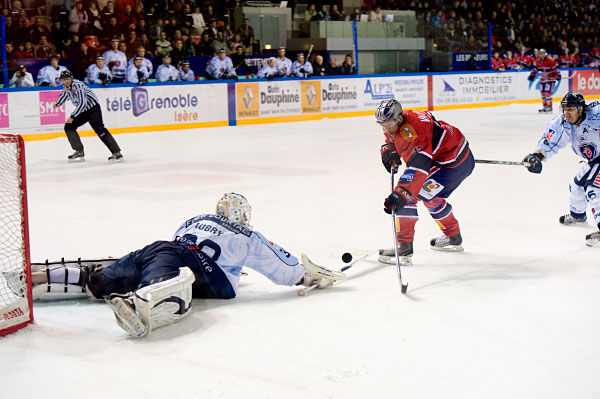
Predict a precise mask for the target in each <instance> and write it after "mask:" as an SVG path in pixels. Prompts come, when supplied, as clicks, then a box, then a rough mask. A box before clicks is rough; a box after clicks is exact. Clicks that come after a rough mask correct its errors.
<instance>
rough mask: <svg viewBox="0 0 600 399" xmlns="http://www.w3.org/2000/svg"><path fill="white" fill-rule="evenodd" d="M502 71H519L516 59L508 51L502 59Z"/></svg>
mask: <svg viewBox="0 0 600 399" xmlns="http://www.w3.org/2000/svg"><path fill="white" fill-rule="evenodd" d="M504 69H506V70H507V71H510V70H515V69H520V67H519V64H518V63H517V59H516V58H515V57H513V53H512V51H510V50H509V51H507V52H506V56H505V57H504Z"/></svg>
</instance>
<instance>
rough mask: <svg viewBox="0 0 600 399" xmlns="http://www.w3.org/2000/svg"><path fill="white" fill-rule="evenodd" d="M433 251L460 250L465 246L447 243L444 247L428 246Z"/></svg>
mask: <svg viewBox="0 0 600 399" xmlns="http://www.w3.org/2000/svg"><path fill="white" fill-rule="evenodd" d="M430 248H431V249H433V250H434V251H444V252H462V251H464V250H465V248H464V247H463V246H462V245H448V246H445V247H430Z"/></svg>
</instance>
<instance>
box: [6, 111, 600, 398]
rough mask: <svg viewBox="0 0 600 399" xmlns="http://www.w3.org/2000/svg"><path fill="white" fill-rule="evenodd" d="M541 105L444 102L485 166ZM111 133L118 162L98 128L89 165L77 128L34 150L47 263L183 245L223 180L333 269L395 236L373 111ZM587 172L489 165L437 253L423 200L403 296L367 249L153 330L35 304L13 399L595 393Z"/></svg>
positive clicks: (35, 253) (34, 249)
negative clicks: (584, 219) (327, 275)
mask: <svg viewBox="0 0 600 399" xmlns="http://www.w3.org/2000/svg"><path fill="white" fill-rule="evenodd" d="M537 108H539V106H538V104H535V105H512V106H507V107H497V108H481V109H469V110H452V111H437V112H434V114H435V115H436V117H437V118H438V119H443V120H446V121H448V122H450V123H452V124H454V125H456V126H458V127H459V128H460V129H461V130H462V131H463V132H464V134H465V135H466V136H467V138H468V139H469V141H470V143H471V148H472V150H473V152H474V155H475V157H476V158H480V159H500V160H515V161H518V160H521V159H522V157H523V156H524V155H525V154H527V153H528V152H530V151H531V150H532V149H533V147H534V145H535V143H536V142H537V140H538V138H539V136H540V134H541V132H542V130H543V129H544V127H545V125H546V123H547V121H548V120H549V118H550V116H549V115H538V113H537ZM556 112H557V111H555V115H556ZM115 137H116V139H117V141H118V142H119V144H120V145H121V147H122V149H123V154H124V155H125V158H126V162H124V163H121V164H108V163H107V161H106V158H107V157H108V155H109V154H108V151H107V150H106V148H105V147H104V146H103V144H102V143H101V142H100V140H98V139H97V138H96V137H91V138H85V139H84V144H85V151H86V161H85V163H81V164H68V163H67V162H66V156H67V155H68V154H69V153H70V148H69V146H68V143H67V141H66V139H57V140H51V141H44V142H28V143H27V165H28V171H27V173H28V184H29V214H30V229H31V256H32V260H33V261H42V260H44V259H46V258H48V259H51V260H53V259H58V258H60V257H67V258H77V257H80V256H81V257H97V256H107V255H110V256H121V255H123V254H125V253H127V252H129V251H132V250H134V249H137V248H140V247H142V246H144V245H146V244H148V243H150V242H153V241H154V240H158V239H169V238H170V236H171V234H172V233H173V232H174V230H175V229H176V228H177V226H178V225H179V224H180V222H182V221H183V220H184V219H186V218H188V217H190V216H193V215H196V214H198V213H205V212H212V211H213V210H214V204H215V201H216V199H217V198H218V197H219V196H220V195H221V194H222V193H223V192H227V191H236V192H241V193H243V194H244V195H246V197H247V198H248V199H249V200H250V202H251V204H252V205H253V224H254V227H255V228H256V229H257V230H258V231H260V232H262V233H263V234H265V235H266V236H267V237H268V238H269V239H271V240H274V241H276V242H277V243H279V244H280V245H282V246H283V247H284V248H286V249H287V250H289V251H291V252H292V253H294V254H296V255H299V254H300V253H301V252H305V253H307V254H308V255H309V256H310V257H311V258H312V260H313V261H315V262H317V263H321V264H323V265H326V266H330V267H332V268H333V267H335V268H338V267H341V266H342V265H343V264H342V262H341V260H340V256H341V254H342V253H344V252H346V251H353V250H354V251H359V250H361V251H367V250H376V249H378V248H381V247H388V246H390V245H391V241H392V231H391V229H392V226H391V221H390V218H389V216H387V215H386V214H385V213H383V211H382V203H383V199H384V198H385V196H386V195H387V193H388V192H389V185H390V183H389V175H388V174H387V173H386V172H385V171H384V169H383V167H382V165H381V161H380V157H379V146H380V145H381V143H382V136H381V133H380V130H379V128H378V127H377V126H376V124H375V123H374V121H373V118H370V117H364V118H351V119H333V120H321V121H313V122H301V123H286V124H272V125H264V126H239V127H231V128H214V129H201V130H197V131H179V132H169V133H164V132H161V133H144V134H127V135H117V136H115ZM578 168H579V164H578V158H577V157H576V156H575V155H574V154H573V153H572V152H571V151H570V150H569V149H565V150H563V151H562V153H560V154H559V155H558V156H557V157H556V158H553V159H552V160H551V162H550V163H549V164H545V165H544V171H543V173H542V174H541V175H533V174H530V173H528V172H527V171H526V170H525V169H524V168H523V167H519V166H496V165H478V166H477V167H476V169H475V171H474V173H473V174H472V175H471V176H470V177H469V178H468V179H467V180H466V181H465V182H464V183H463V185H462V186H461V187H460V188H459V189H458V190H457V191H456V192H455V193H454V194H453V195H452V196H451V197H450V202H451V203H452V205H453V206H454V210H455V215H456V216H457V218H458V219H459V221H460V225H461V228H462V235H463V238H464V246H465V252H464V253H440V252H435V251H431V250H430V249H429V244H428V243H429V239H430V238H431V237H435V236H437V235H439V230H438V228H437V226H436V224H435V223H434V222H433V221H432V220H431V218H430V217H429V215H428V214H427V212H426V210H425V208H424V207H422V205H419V211H420V214H421V220H420V221H419V222H418V223H417V233H416V237H415V256H414V258H413V263H414V266H413V267H410V268H404V269H403V277H404V280H405V281H408V282H409V288H408V295H407V296H403V295H401V294H400V290H399V286H398V281H397V276H396V270H395V267H393V266H384V265H380V264H377V263H376V261H375V260H374V259H373V257H372V258H369V260H368V261H365V262H361V263H358V264H356V265H355V266H354V267H353V268H351V269H350V270H348V275H349V276H350V279H349V280H348V281H347V282H344V283H343V284H340V285H339V286H336V287H334V288H332V289H326V290H314V291H312V292H310V293H309V294H308V295H307V296H306V297H304V298H302V297H299V296H297V295H296V290H295V289H294V288H289V287H278V286H274V285H273V284H272V283H270V282H269V281H268V280H267V279H266V278H264V277H262V276H261V275H259V274H256V273H254V272H252V271H249V276H248V277H244V278H243V279H242V284H241V288H240V291H239V296H238V298H236V299H233V300H194V302H193V311H192V314H191V316H190V317H188V318H187V319H186V320H184V321H182V322H181V323H178V324H177V325H173V326H170V327H165V328H162V329H159V330H156V331H154V332H153V333H152V335H151V336H149V337H148V338H146V339H141V340H138V339H134V338H132V337H130V336H128V335H127V334H126V333H125V332H124V331H123V330H121V329H120V328H119V327H118V326H117V324H116V323H115V322H114V317H113V315H112V312H111V311H110V309H109V308H108V307H107V306H106V305H105V304H103V303H90V302H86V301H62V302H53V303H39V302H38V303H36V304H35V307H34V311H35V319H36V322H35V324H34V325H32V326H29V327H27V328H25V329H23V330H21V331H19V332H17V333H15V334H12V335H9V336H7V337H4V338H1V339H0V359H1V360H0V381H2V383H1V388H0V398H2V399H9V398H17V397H18V398H125V397H131V398H138V397H139V398H186V399H187V398H211V399H212V398H372V399H375V398H418V399H420V398H435V399H439V398H462V399H467V398H477V399H480V398H486V399H490V398H503V399H506V398H510V399H514V398H528V399H531V398H544V399H549V398H578V399H582V398H590V399H592V398H598V397H600V379H599V377H598V376H599V375H600V374H599V372H598V369H596V367H598V361H599V360H600V312H599V311H598V305H599V304H600V288H599V284H600V271H599V270H600V248H588V247H586V246H585V245H584V237H585V234H587V233H589V232H592V231H594V230H595V226H593V224H592V223H591V222H588V223H589V224H588V225H587V226H585V227H564V226H560V225H559V224H558V222H557V220H558V216H559V215H561V214H565V213H567V212H568V198H569V192H568V183H569V181H570V179H571V178H572V177H573V176H574V174H575V172H576V171H577V170H578ZM590 216H591V215H590ZM590 219H591V218H590Z"/></svg>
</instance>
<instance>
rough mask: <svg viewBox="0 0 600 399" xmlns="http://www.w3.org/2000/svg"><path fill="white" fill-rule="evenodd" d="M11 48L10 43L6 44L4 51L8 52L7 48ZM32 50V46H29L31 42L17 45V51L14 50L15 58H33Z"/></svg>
mask: <svg viewBox="0 0 600 399" xmlns="http://www.w3.org/2000/svg"><path fill="white" fill-rule="evenodd" d="M9 46H11V48H12V44H11V43H6V49H7V51H8V47H9ZM33 53H34V48H33V44H31V42H25V44H23V43H19V45H18V46H17V49H16V50H15V57H16V58H19V59H20V58H34V55H33Z"/></svg>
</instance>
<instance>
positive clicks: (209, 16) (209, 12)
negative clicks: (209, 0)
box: [204, 4, 219, 21]
mask: <svg viewBox="0 0 600 399" xmlns="http://www.w3.org/2000/svg"><path fill="white" fill-rule="evenodd" d="M204 19H205V20H207V21H211V20H213V19H214V20H215V21H217V20H219V16H218V15H217V14H216V12H215V10H214V8H213V6H212V4H209V5H207V6H206V11H204Z"/></svg>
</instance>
